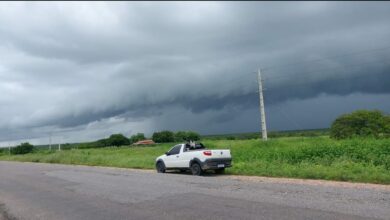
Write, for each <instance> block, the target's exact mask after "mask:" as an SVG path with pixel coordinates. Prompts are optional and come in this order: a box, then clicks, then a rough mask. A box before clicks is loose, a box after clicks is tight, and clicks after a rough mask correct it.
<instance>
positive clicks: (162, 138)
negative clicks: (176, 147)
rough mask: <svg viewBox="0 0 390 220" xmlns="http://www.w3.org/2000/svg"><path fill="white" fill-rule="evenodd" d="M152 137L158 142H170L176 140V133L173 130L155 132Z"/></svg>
mask: <svg viewBox="0 0 390 220" xmlns="http://www.w3.org/2000/svg"><path fill="white" fill-rule="evenodd" d="M152 139H153V141H154V142H156V143H168V142H174V141H175V135H174V134H173V132H172V131H160V132H154V133H153V136H152Z"/></svg>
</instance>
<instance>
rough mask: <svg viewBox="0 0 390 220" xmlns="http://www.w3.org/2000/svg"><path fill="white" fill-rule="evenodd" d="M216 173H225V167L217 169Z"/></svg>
mask: <svg viewBox="0 0 390 220" xmlns="http://www.w3.org/2000/svg"><path fill="white" fill-rule="evenodd" d="M215 173H216V174H223V173H225V168H221V169H217V170H215Z"/></svg>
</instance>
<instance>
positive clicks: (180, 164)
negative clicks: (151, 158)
mask: <svg viewBox="0 0 390 220" xmlns="http://www.w3.org/2000/svg"><path fill="white" fill-rule="evenodd" d="M231 160H232V157H231V154H230V150H207V149H191V148H190V147H189V145H188V144H178V145H175V146H174V147H172V148H171V149H170V150H169V151H168V152H167V153H165V154H164V155H161V156H159V157H158V158H157V159H156V168H157V171H159V172H165V170H167V169H178V170H187V169H190V170H191V171H193V170H192V168H193V167H192V165H193V164H194V163H196V164H198V165H199V167H200V174H201V173H202V171H205V170H217V171H223V170H224V169H225V168H226V167H230V166H231ZM161 164H163V166H164V169H161ZM159 165H160V167H159ZM199 167H198V168H199ZM159 168H160V170H159ZM193 174H194V172H193ZM200 174H198V173H196V175H200Z"/></svg>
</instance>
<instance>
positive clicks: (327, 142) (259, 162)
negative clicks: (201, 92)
mask: <svg viewBox="0 0 390 220" xmlns="http://www.w3.org/2000/svg"><path fill="white" fill-rule="evenodd" d="M203 143H204V144H205V145H206V146H207V147H208V148H228V149H231V152H232V155H233V167H232V168H230V169H228V170H227V173H229V174H240V175H260V176H272V177H292V178H309V179H326V180H342V181H352V182H370V183H383V184H390V139H374V138H352V139H345V140H334V139H331V138H329V137H324V136H323V137H288V138H276V139H270V140H269V141H267V142H263V141H261V140H258V139H253V140H207V139H206V140H204V141H203ZM172 145H174V143H166V144H159V145H156V146H154V147H119V148H112V147H106V148H99V149H71V150H63V151H51V152H50V151H48V150H37V151H36V152H34V153H29V154H25V155H11V156H9V155H7V154H3V155H0V160H17V161H31V162H45V163H64V164H84V165H98V166H113V167H128V168H143V169H153V168H154V161H155V158H156V157H157V156H159V155H161V154H163V153H164V152H166V151H167V150H168V149H169V148H170V147H171V146H172Z"/></svg>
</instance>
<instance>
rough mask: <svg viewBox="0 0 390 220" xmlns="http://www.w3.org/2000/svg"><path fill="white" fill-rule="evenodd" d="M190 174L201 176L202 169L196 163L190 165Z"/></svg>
mask: <svg viewBox="0 0 390 220" xmlns="http://www.w3.org/2000/svg"><path fill="white" fill-rule="evenodd" d="M191 173H192V175H194V176H200V175H202V173H203V171H202V168H201V167H200V165H199V164H198V163H193V164H192V165H191Z"/></svg>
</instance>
